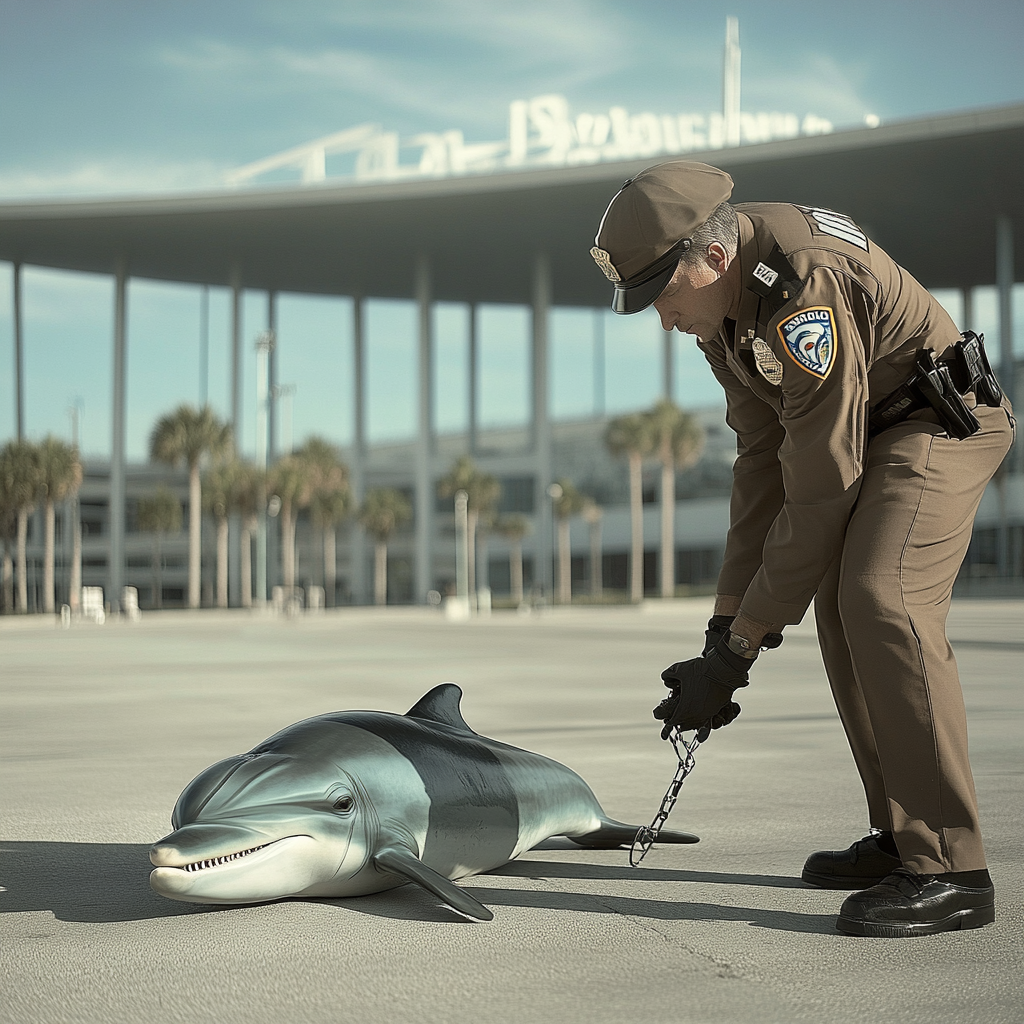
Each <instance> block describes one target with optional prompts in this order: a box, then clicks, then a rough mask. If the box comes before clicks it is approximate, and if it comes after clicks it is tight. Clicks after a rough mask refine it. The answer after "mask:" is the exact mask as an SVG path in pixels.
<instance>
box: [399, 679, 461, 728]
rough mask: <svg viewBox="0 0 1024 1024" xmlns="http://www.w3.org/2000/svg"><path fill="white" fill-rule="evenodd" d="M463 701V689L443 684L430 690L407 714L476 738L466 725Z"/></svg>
mask: <svg viewBox="0 0 1024 1024" xmlns="http://www.w3.org/2000/svg"><path fill="white" fill-rule="evenodd" d="M461 700H462V689H461V688H460V687H458V686H456V685H455V683H441V684H440V686H435V687H434V688H433V689H432V690H428V691H427V692H426V693H425V694H423V696H422V697H420V699H419V700H418V701H416V703H415V704H413V706H412V707H411V708H410V709H409V710H408V711H407V712H406V713H405V714H406V717H407V718H419V719H422V720H423V721H426V722H438V723H439V724H440V725H447V726H450V727H451V728H452V729H458V730H459V732H464V733H468V734H469V735H470V736H475V735H476V733H475V732H473V730H472V729H470V727H469V726H468V725H467V724H466V720H465V719H464V718H463V717H462V711H461V709H460V708H459V703H460V702H461Z"/></svg>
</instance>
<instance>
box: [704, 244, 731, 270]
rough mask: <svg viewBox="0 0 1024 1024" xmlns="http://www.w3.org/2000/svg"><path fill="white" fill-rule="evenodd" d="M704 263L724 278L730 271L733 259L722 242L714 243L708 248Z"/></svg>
mask: <svg viewBox="0 0 1024 1024" xmlns="http://www.w3.org/2000/svg"><path fill="white" fill-rule="evenodd" d="M704 262H705V263H706V264H707V265H708V266H709V267H710V268H711V269H712V270H713V271H714V272H715V273H716V274H717V275H718V276H719V277H723V276H724V275H725V272H726V271H727V270H728V269H729V265H730V264H731V263H732V259H731V258H730V256H729V253H728V252H727V251H726V248H725V246H724V245H722V243H721V242H712V243H711V244H710V245H709V246H708V251H707V254H706V255H705V256H704Z"/></svg>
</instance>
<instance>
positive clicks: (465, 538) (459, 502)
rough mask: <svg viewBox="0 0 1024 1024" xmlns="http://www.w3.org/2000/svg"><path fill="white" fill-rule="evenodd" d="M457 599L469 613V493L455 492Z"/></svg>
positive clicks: (466, 612)
mask: <svg viewBox="0 0 1024 1024" xmlns="http://www.w3.org/2000/svg"><path fill="white" fill-rule="evenodd" d="M455 600H456V601H457V602H458V604H459V606H460V609H465V614H467V615H468V614H469V495H468V494H467V493H466V492H465V491H456V492H455Z"/></svg>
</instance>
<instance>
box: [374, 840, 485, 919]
mask: <svg viewBox="0 0 1024 1024" xmlns="http://www.w3.org/2000/svg"><path fill="white" fill-rule="evenodd" d="M373 863H374V864H375V865H376V866H377V867H378V868H380V869H381V870H382V871H390V872H392V873H393V874H396V875H402V876H404V877H405V878H408V879H409V881H410V882H415V883H416V884H417V885H421V886H423V888H424V889H426V890H427V891H428V892H432V893H433V894H434V895H435V896H436V897H437V898H438V899H441V900H444V902H445V903H447V904H448V906H449V907H453V908H454V909H455V910H457V911H459V913H460V914H465V915H466V917H472V918H474V919H475V920H477V921H490V920H492V919H493V917H494V914H492V913H491V911H489V910H488V909H487V908H486V907H485V906H484V905H483V904H482V903H480V902H478V901H477V900H475V899H473V897H472V896H470V895H469V893H468V892H466V890H465V889H460V888H459V887H458V886H457V885H456V884H455V883H454V882H452V881H451V880H450V879H448V878H445V877H444V875H442V874H439V873H438V872H437V871H435V870H434V869H433V868H429V867H427V865H426V864H424V863H423V861H421V860H420V859H419V857H417V856H416V855H415V854H413V853H412V852H411V851H410V850H407V849H404V848H403V847H400V846H387V847H385V848H384V849H383V850H378V851H377V853H376V854H375V855H374V857H373Z"/></svg>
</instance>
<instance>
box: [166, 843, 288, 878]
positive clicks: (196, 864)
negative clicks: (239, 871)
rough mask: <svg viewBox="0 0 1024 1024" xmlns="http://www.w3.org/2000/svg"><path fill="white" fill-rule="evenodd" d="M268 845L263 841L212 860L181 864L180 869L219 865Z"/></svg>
mask: <svg viewBox="0 0 1024 1024" xmlns="http://www.w3.org/2000/svg"><path fill="white" fill-rule="evenodd" d="M269 845H270V844H269V843H263V844H262V845H261V846H253V847H250V848H249V849H248V850H239V851H238V852H237V853H229V854H225V855H224V856H222V857H214V858H213V859H212V860H196V861H193V862H192V863H191V864H183V865H182V869H183V870H185V871H190V872H191V871H203V870H204V869H206V868H216V867H220V865H221V864H228V863H230V862H231V861H233V860H238V858H239V857H248V856H249V854H250V853H255V852H256V851H257V850H262V849H263V847H264V846H269Z"/></svg>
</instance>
